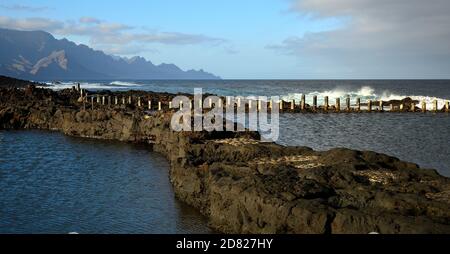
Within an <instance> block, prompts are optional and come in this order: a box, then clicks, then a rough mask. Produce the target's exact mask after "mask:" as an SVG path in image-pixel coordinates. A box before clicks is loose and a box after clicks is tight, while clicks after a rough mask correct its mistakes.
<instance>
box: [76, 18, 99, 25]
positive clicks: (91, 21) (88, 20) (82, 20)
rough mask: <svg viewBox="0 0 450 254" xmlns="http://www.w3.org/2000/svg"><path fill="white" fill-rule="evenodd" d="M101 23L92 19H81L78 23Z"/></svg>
mask: <svg viewBox="0 0 450 254" xmlns="http://www.w3.org/2000/svg"><path fill="white" fill-rule="evenodd" d="M101 22H102V21H101V20H99V19H96V18H93V17H81V18H80V23H85V24H100V23H101Z"/></svg>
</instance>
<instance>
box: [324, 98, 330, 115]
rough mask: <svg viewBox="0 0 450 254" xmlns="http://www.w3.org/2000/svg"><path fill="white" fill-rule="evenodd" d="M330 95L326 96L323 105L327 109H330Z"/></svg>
mask: <svg viewBox="0 0 450 254" xmlns="http://www.w3.org/2000/svg"><path fill="white" fill-rule="evenodd" d="M328 105H329V104H328V96H325V98H324V102H323V107H324V109H325V111H328Z"/></svg>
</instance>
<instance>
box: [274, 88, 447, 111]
mask: <svg viewBox="0 0 450 254" xmlns="http://www.w3.org/2000/svg"><path fill="white" fill-rule="evenodd" d="M302 95H303V94H301V93H290V94H287V95H282V96H281V98H282V99H283V100H285V101H291V100H295V101H297V103H298V102H299V101H300V100H301V97H302ZM305 96H306V103H308V104H312V101H313V96H317V103H318V104H319V105H320V104H323V102H324V97H325V96H328V98H329V103H330V104H334V100H335V99H336V98H340V99H341V101H343V100H345V98H347V96H350V100H351V101H352V102H354V101H355V100H356V98H360V99H361V100H362V101H363V102H364V101H366V100H383V101H390V100H401V99H404V98H406V97H409V98H411V99H413V100H417V101H419V102H420V103H421V102H422V101H425V103H426V104H427V108H431V107H432V104H433V101H434V100H437V101H438V108H442V107H444V105H445V102H446V101H448V99H445V98H439V97H433V96H424V95H399V94H394V93H391V92H389V91H384V92H383V93H381V94H377V93H375V89H373V88H372V87H370V86H363V87H361V88H360V89H358V90H346V89H343V88H339V87H338V88H335V89H333V90H329V91H323V92H319V91H314V92H311V93H307V94H305ZM341 103H342V102H341ZM418 106H420V105H418Z"/></svg>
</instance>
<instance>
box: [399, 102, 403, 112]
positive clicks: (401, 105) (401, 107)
mask: <svg viewBox="0 0 450 254" xmlns="http://www.w3.org/2000/svg"><path fill="white" fill-rule="evenodd" d="M403 108H404V104H403V103H402V104H400V111H403Z"/></svg>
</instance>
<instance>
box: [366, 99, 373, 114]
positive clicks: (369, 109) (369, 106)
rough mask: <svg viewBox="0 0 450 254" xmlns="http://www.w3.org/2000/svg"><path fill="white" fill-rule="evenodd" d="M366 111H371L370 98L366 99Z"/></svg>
mask: <svg viewBox="0 0 450 254" xmlns="http://www.w3.org/2000/svg"><path fill="white" fill-rule="evenodd" d="M367 111H368V112H372V100H368V101H367Z"/></svg>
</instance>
